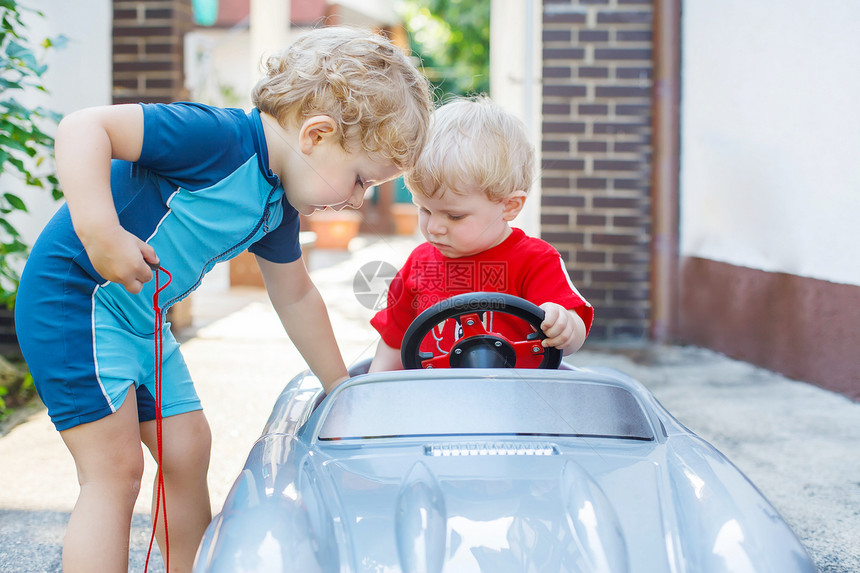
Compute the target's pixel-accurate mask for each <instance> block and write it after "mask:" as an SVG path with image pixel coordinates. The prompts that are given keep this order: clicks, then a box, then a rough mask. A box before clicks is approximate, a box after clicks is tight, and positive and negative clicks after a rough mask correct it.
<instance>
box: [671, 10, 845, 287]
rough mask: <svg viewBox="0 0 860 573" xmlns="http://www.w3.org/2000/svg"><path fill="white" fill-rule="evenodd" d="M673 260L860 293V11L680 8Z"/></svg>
mask: <svg viewBox="0 0 860 573" xmlns="http://www.w3.org/2000/svg"><path fill="white" fill-rule="evenodd" d="M682 27H683V32H682V38H683V45H682V51H681V54H682V96H681V99H682V105H681V179H680V186H681V251H682V254H683V255H686V256H697V257H703V258H707V259H712V260H717V261H721V262H726V263H730V264H734V265H738V266H744V267H750V268H755V269H760V270H765V271H772V272H785V273H790V274H796V275H801V276H806V277H812V278H818V279H823V280H828V281H832V282H837V283H845V284H855V285H860V248H858V245H860V222H858V221H860V104H858V102H857V98H858V94H860V2H857V0H823V1H821V2H809V1H808V0H756V1H755V2H750V1H749V0H722V1H720V2H713V1H711V0H684V2H683V24H682Z"/></svg>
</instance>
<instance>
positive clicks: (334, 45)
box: [251, 26, 433, 171]
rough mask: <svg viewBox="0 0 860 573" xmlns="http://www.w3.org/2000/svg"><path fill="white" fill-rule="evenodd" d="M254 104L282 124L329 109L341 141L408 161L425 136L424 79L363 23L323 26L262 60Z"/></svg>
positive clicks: (406, 165) (402, 165) (407, 164)
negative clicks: (363, 25)
mask: <svg viewBox="0 0 860 573" xmlns="http://www.w3.org/2000/svg"><path fill="white" fill-rule="evenodd" d="M264 67H265V70H266V75H265V77H263V78H262V79H261V80H260V81H259V82H258V83H257V85H256V86H254V89H253V91H252V94H251V96H252V99H253V102H254V105H255V106H256V107H257V108H258V109H259V110H260V111H261V112H266V113H268V114H270V115H272V116H274V117H275V118H277V120H278V122H279V123H280V124H281V125H283V126H288V125H292V126H299V125H301V123H302V122H303V121H304V120H305V119H306V118H308V117H312V116H314V115H328V116H331V117H332V118H333V119H334V120H335V121H337V122H338V124H339V125H340V127H341V129H340V130H339V135H340V143H341V146H342V147H343V148H344V149H345V150H347V151H349V152H351V151H353V150H354V147H353V146H354V145H356V144H358V145H360V147H361V149H362V150H364V151H366V152H367V153H369V154H371V155H374V156H377V157H382V158H384V159H388V160H391V162H392V163H394V165H395V166H397V167H398V168H399V169H400V170H401V171H405V170H408V169H410V168H411V167H412V166H413V165H414V163H415V161H416V158H417V157H418V155H419V154H420V153H421V149H422V148H423V146H424V142H425V140H426V137H427V130H428V126H429V122H430V113H431V112H432V110H433V103H432V101H431V98H430V90H429V88H428V83H427V80H426V79H425V78H424V77H423V76H422V75H421V73H419V71H418V70H417V69H416V67H415V65H414V64H413V63H412V62H411V61H410V59H409V57H408V56H407V55H406V54H405V53H404V52H403V51H402V50H401V49H400V48H398V47H397V46H395V45H394V44H393V43H392V42H391V41H390V40H388V39H387V38H385V37H384V36H382V35H380V34H376V33H374V32H371V31H370V30H361V29H358V28H348V27H335V26H332V27H323V28H318V29H315V30H312V31H310V32H308V33H306V34H304V35H303V36H301V37H300V38H299V39H298V40H296V42H295V43H293V44H292V45H291V46H290V47H289V48H288V49H287V50H285V51H284V52H282V53H280V54H277V55H274V56H271V57H269V58H268V59H267V60H266V61H265V62H264Z"/></svg>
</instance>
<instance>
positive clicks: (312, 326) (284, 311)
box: [257, 257, 348, 393]
mask: <svg viewBox="0 0 860 573" xmlns="http://www.w3.org/2000/svg"><path fill="white" fill-rule="evenodd" d="M257 263H258V264H259V266H260V270H261V271H262V273H263V280H264V281H265V283H266V290H267V291H268V293H269V298H270V299H271V301H272V305H273V306H274V307H275V312H277V313H278V316H279V317H280V319H281V324H283V325H284V329H285V330H286V331H287V334H288V335H289V337H290V339H291V340H292V341H293V344H295V345H296V348H298V350H299V352H300V353H301V354H302V356H303V357H304V359H305V361H306V362H307V363H308V366H310V368H311V370H312V371H313V373H314V374H316V376H317V378H319V379H320V382H322V385H323V388H324V389H325V391H326V393H329V392H331V391H332V390H333V389H334V388H335V386H337V385H338V384H340V383H341V382H343V381H344V380H346V379H347V377H348V374H347V371H346V366H345V365H344V362H343V357H342V356H341V353H340V349H339V348H338V346H337V341H336V340H335V337H334V332H333V331H332V328H331V321H330V320H329V316H328V311H327V310H326V307H325V303H324V302H323V299H322V296H321V295H320V293H319V291H318V290H317V287H316V286H315V285H314V283H313V282H312V281H311V278H310V276H308V272H307V269H306V268H305V264H304V261H302V259H298V260H297V261H293V262H292V263H273V262H271V261H267V260H265V259H262V258H260V257H257Z"/></svg>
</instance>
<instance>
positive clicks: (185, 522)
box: [140, 410, 212, 573]
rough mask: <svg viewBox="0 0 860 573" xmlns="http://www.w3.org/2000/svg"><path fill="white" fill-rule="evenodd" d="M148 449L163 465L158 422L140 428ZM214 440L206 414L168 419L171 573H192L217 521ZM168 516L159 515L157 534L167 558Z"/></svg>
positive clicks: (165, 435) (165, 448) (165, 429)
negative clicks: (212, 497)
mask: <svg viewBox="0 0 860 573" xmlns="http://www.w3.org/2000/svg"><path fill="white" fill-rule="evenodd" d="M140 433H141V436H142V438H143V441H144V443H145V444H146V445H147V447H148V448H149V450H150V452H152V456H153V458H155V459H158V445H157V441H156V427H155V421H151V422H144V423H143V424H141V425H140ZM211 445H212V435H211V432H210V430H209V422H208V421H207V420H206V416H205V415H204V414H203V412H202V411H200V410H198V411H194V412H188V413H185V414H179V415H176V416H170V417H169V418H164V420H163V421H162V448H163V449H162V454H161V456H162V464H163V466H164V489H165V492H166V494H167V518H168V522H167V528H168V529H167V533H168V536H169V541H170V573H173V572H174V571H175V572H183V573H185V572H189V571H191V565H192V564H193V563H194V556H195V554H196V553H197V546H198V545H199V544H200V540H201V539H202V538H203V532H204V531H205V530H206V526H208V525H209V522H210V521H211V520H212V509H211V506H210V502H209V486H208V484H207V481H206V476H207V473H208V471H209V453H210V449H211ZM157 487H158V477H157V476H156V481H155V484H154V485H153V490H152V515H153V516H154V515H155V500H156V495H157V493H158V490H157ZM163 516H164V510H163V509H161V510H159V516H158V526H157V528H156V530H155V535H156V539H157V540H158V546H159V547H160V548H161V554H162V555H163V556H165V554H166V552H165V549H164V521H163Z"/></svg>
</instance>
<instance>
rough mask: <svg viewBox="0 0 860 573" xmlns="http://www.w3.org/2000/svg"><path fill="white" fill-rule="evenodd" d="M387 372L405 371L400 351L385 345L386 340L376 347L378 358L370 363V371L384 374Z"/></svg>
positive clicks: (374, 358)
mask: <svg viewBox="0 0 860 573" xmlns="http://www.w3.org/2000/svg"><path fill="white" fill-rule="evenodd" d="M387 370H403V363H402V362H401V361H400V349H399V348H392V347H391V346H388V345H387V344H385V341H384V340H380V341H379V345H378V346H377V347H376V356H374V357H373V362H371V363H370V370H369V371H370V372H384V371H387Z"/></svg>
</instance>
